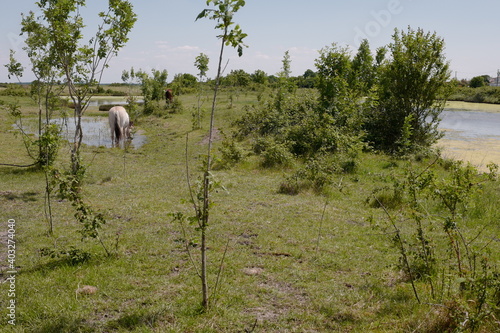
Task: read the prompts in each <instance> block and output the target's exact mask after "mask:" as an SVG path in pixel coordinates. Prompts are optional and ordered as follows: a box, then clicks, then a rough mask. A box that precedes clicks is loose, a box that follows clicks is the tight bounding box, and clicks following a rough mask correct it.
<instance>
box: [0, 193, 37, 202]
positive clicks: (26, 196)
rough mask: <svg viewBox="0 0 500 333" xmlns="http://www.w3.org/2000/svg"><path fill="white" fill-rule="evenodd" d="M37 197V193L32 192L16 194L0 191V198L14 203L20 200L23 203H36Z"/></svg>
mask: <svg viewBox="0 0 500 333" xmlns="http://www.w3.org/2000/svg"><path fill="white" fill-rule="evenodd" d="M38 195H39V192H33V191H28V192H23V193H16V192H12V191H0V197H2V198H4V199H6V200H10V201H14V200H22V201H24V202H33V201H37V200H38V199H37V196H38Z"/></svg>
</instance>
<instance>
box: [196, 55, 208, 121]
mask: <svg viewBox="0 0 500 333" xmlns="http://www.w3.org/2000/svg"><path fill="white" fill-rule="evenodd" d="M209 61H210V59H209V58H208V56H207V55H206V54H204V53H200V55H199V56H197V57H196V59H195V61H194V65H195V67H196V68H197V69H198V105H197V109H196V113H194V114H193V129H199V128H201V117H202V112H201V105H202V102H201V97H202V95H203V84H202V83H203V82H204V81H205V79H206V78H207V71H208V62H209Z"/></svg>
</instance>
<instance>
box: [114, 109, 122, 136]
mask: <svg viewBox="0 0 500 333" xmlns="http://www.w3.org/2000/svg"><path fill="white" fill-rule="evenodd" d="M118 120H119V119H118V113H116V114H115V121H114V124H113V131H115V138H116V141H117V142H120V140H121V139H122V131H121V128H120V124H119V123H118Z"/></svg>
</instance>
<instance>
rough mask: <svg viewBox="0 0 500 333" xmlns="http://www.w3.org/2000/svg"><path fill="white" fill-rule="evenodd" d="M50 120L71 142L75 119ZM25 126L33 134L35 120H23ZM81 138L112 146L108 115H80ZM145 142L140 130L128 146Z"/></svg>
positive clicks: (83, 141)
mask: <svg viewBox="0 0 500 333" xmlns="http://www.w3.org/2000/svg"><path fill="white" fill-rule="evenodd" d="M52 122H53V123H54V124H57V125H59V126H60V127H61V129H62V136H63V138H64V139H66V140H68V141H69V142H73V140H74V136H75V128H76V125H75V119H74V118H56V119H53V120H52ZM23 125H24V126H25V127H26V128H25V129H24V130H25V131H26V132H27V133H30V134H33V133H35V132H36V121H35V119H33V121H31V122H26V120H25V121H24V122H23ZM82 130H83V140H82V143H84V144H86V145H89V146H96V147H101V146H103V147H108V148H111V147H113V142H112V141H111V133H110V130H109V123H108V117H82ZM145 143H146V136H145V135H143V134H142V133H141V132H140V131H137V132H136V133H134V135H133V139H132V141H131V143H130V146H129V147H130V148H135V149H137V148H139V147H141V146H142V145H144V144H145Z"/></svg>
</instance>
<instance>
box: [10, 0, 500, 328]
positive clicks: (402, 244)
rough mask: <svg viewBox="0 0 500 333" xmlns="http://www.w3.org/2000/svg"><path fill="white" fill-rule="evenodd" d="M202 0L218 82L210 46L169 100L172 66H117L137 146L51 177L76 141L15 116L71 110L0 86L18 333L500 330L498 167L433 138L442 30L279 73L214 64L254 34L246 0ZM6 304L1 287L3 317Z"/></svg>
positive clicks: (91, 154)
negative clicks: (443, 148)
mask: <svg viewBox="0 0 500 333" xmlns="http://www.w3.org/2000/svg"><path fill="white" fill-rule="evenodd" d="M118 3H119V2H115V4H118ZM209 4H212V5H213V6H214V8H213V9H206V10H204V11H202V12H201V13H200V15H199V17H198V18H204V17H208V18H210V19H213V20H214V21H216V22H217V25H216V28H218V29H220V30H222V34H221V35H220V36H219V38H221V52H220V58H219V61H218V73H219V74H218V75H217V78H216V79H215V81H212V82H203V81H204V80H203V77H204V75H203V73H204V72H205V71H206V68H207V66H208V63H209V62H208V59H207V58H206V57H203V56H202V55H200V58H197V59H196V61H194V65H195V66H196V68H197V69H198V70H199V72H200V74H199V80H198V79H196V77H194V76H192V75H191V76H190V75H187V74H186V75H176V76H175V77H174V79H173V80H172V81H171V82H170V83H169V87H172V88H173V90H174V93H175V103H173V104H170V103H167V102H165V101H164V100H163V99H162V94H161V92H162V91H163V89H164V88H165V84H166V82H167V74H168V73H167V72H166V71H164V70H153V71H152V75H151V76H150V75H149V74H147V73H144V72H143V71H141V70H138V71H134V70H133V69H131V70H130V71H124V72H123V76H122V80H123V82H124V83H123V85H115V86H114V87H113V89H116V90H121V91H124V92H126V94H127V95H128V96H129V97H132V98H131V99H129V110H133V118H134V119H135V120H136V125H135V126H136V128H138V129H140V130H141V131H143V132H144V133H145V135H146V136H147V138H148V142H147V144H145V145H144V146H142V147H140V148H138V149H133V148H132V147H126V148H125V149H119V148H113V149H109V148H105V147H91V146H86V145H80V144H79V148H78V149H79V150H78V165H79V167H78V168H77V169H76V171H78V174H75V173H74V172H73V173H62V172H58V170H62V169H63V168H64V166H65V165H68V163H70V165H74V164H71V163H72V162H74V161H73V159H74V153H75V150H74V149H75V148H74V147H75V146H74V144H71V143H68V144H66V143H64V142H63V141H62V140H60V139H59V138H58V136H57V135H51V136H50V137H45V136H43V135H41V134H40V133H38V135H33V134H29V133H21V136H22V138H19V136H16V134H19V131H18V130H17V129H16V128H15V127H14V126H13V125H14V123H15V122H16V121H17V123H18V124H19V122H22V121H24V120H25V119H26V118H37V119H39V118H40V117H41V116H43V113H42V112H41V111H40V110H44V109H43V108H41V107H40V104H39V103H40V101H42V100H45V101H47V100H50V101H54V102H53V103H52V104H48V105H49V106H51V108H50V114H48V116H52V115H53V114H57V113H62V114H63V115H65V114H67V113H68V112H71V109H70V108H69V107H68V106H67V105H65V104H64V103H59V102H60V100H59V99H58V98H56V97H57V96H55V95H53V94H48V95H47V96H50V97H51V99H47V98H45V99H44V98H42V97H43V93H45V92H47V91H48V89H47V88H46V87H45V88H44V89H41V90H39V89H37V88H39V85H38V84H35V83H34V84H32V85H30V86H29V87H25V86H9V87H8V88H7V89H6V90H4V93H3V94H2V96H1V97H0V106H2V107H1V108H0V120H1V122H0V129H1V130H0V140H1V142H2V143H1V145H2V151H3V152H5V153H4V154H3V155H2V156H3V157H2V160H1V161H0V163H2V165H1V166H0V183H1V184H2V188H1V189H0V202H1V204H2V207H5V208H4V215H3V219H4V220H5V221H7V220H9V219H12V220H15V221H16V230H15V241H16V254H17V256H16V258H15V261H11V262H12V263H14V262H15V265H16V266H15V269H16V271H18V273H17V275H16V281H17V285H16V290H15V301H16V305H17V307H16V325H15V326H12V327H11V328H12V331H18V332H23V331H34V332H124V331H135V332H235V331H237V332H239V331H245V332H253V331H266V332H269V331H287V332H288V331H290V332H304V331H341V332H344V331H345V332H349V331H372V332H491V331H495V330H498V329H499V328H500V327H499V324H498V318H499V316H500V308H499V306H500V282H499V271H498V268H497V266H498V263H499V260H500V257H499V256H500V251H499V247H500V244H499V240H498V237H497V236H496V233H497V229H498V221H499V217H500V210H499V208H498V200H499V198H500V189H499V187H498V182H497V172H498V166H496V165H494V164H491V165H489V172H487V173H479V172H477V170H476V169H475V168H474V167H472V166H471V165H468V164H466V163H463V162H460V161H450V160H445V159H443V158H441V157H440V154H439V152H438V151H436V150H435V149H434V147H433V144H434V143H435V142H436V141H437V140H438V139H439V137H440V132H439V131H438V129H437V125H438V122H439V114H440V112H441V111H442V109H443V107H444V102H445V101H446V99H447V98H448V96H449V94H450V90H449V87H450V84H449V83H448V80H449V70H448V64H447V62H446V60H445V58H444V56H443V48H444V43H443V40H442V39H441V38H439V37H438V36H436V35H435V34H430V33H426V32H424V31H422V30H421V29H417V30H413V29H411V28H408V30H406V31H399V30H396V31H395V33H394V35H393V42H392V43H391V44H389V45H388V46H387V47H386V48H380V49H378V50H377V51H376V52H375V56H372V52H371V51H370V49H369V45H368V42H367V41H365V42H363V43H362V44H361V46H360V48H359V49H358V51H357V52H356V54H354V55H353V54H351V53H350V52H348V51H347V49H345V48H343V47H341V46H339V45H337V44H332V45H330V46H327V47H325V48H323V49H322V50H321V52H320V55H319V58H318V59H317V60H316V64H315V65H316V69H317V71H316V72H313V71H308V72H306V73H305V74H304V76H303V77H302V78H300V79H297V78H292V77H291V76H290V73H291V66H292V64H291V61H290V56H289V54H288V53H285V55H284V57H283V61H282V70H281V71H280V72H279V73H277V74H276V75H275V76H267V75H266V74H265V73H263V72H262V71H256V72H255V73H254V74H253V75H248V74H246V73H244V72H243V71H241V70H235V71H232V72H230V73H229V74H228V75H226V76H225V77H222V76H221V75H220V73H221V64H222V57H223V50H224V47H225V46H232V47H235V48H236V49H237V50H238V52H239V53H240V55H241V53H242V50H243V47H244V44H243V38H244V37H245V36H246V35H245V34H244V33H243V32H242V31H241V29H240V27H239V26H238V25H236V24H235V23H234V21H233V19H234V17H233V14H234V13H235V12H237V11H238V9H240V8H241V7H242V6H243V5H244V1H242V0H224V1H219V0H215V1H208V2H207V5H209ZM122 37H123V36H122ZM10 66H11V67H10V69H11V72H13V73H15V72H16V71H17V69H19V66H18V64H17V63H16V62H15V61H11V64H10ZM193 78H194V80H193ZM134 80H137V81H138V83H139V85H138V86H137V85H135V83H137V82H134ZM91 81H92V80H91ZM90 83H91V82H88V83H86V84H85V85H84V86H83V88H85V89H87V88H88V89H94V87H95V86H93V85H91V84H90ZM93 83H95V82H93ZM56 88H60V87H59V85H57V84H56V85H54V89H56ZM209 88H211V89H212V91H213V92H214V93H213V95H212V97H208V91H209ZM66 89H69V90H62V91H66V93H69V94H70V95H71V87H69V88H68V87H66ZM27 91H29V92H27ZM408 91H411V92H412V94H408ZM204 92H206V93H204ZM59 95H60V94H59ZM137 95H143V97H144V104H143V105H142V106H140V105H137V104H136V103H135V100H134V98H133V96H137ZM40 96H42V97H40ZM32 97H35V98H32ZM52 97H53V98H52ZM203 100H211V101H212V102H211V103H203ZM209 104H210V105H209ZM52 106H57V108H56V107H52ZM76 110H77V111H78V110H80V111H81V109H80V108H79V107H78V106H76ZM188 110H191V112H188ZM85 112H86V115H92V116H95V117H106V116H107V114H106V113H103V112H101V111H98V110H97V108H93V107H88V109H86V111H85ZM203 115H210V117H204V116H203ZM79 116H81V114H79V113H78V112H77V114H76V115H75V118H78V117H79ZM49 118H50V117H49ZM47 133H52V134H54V133H53V132H50V131H49V132H47ZM43 140H45V141H43ZM42 143H43V144H42ZM46 143H49V144H46ZM56 144H57V145H56ZM53 145H54V146H53ZM33 146H35V147H44V150H43V151H42V152H43V153H41V154H39V155H38V156H41V157H42V160H43V161H44V162H43V163H42V165H43V166H44V167H40V166H39V165H30V164H32V163H31V162H32V160H33V155H34V151H33ZM51 147H53V148H54V149H56V148H57V151H58V153H57V154H56V153H54V152H53V151H51V150H49V149H48V148H51ZM35 152H36V149H35ZM39 159H40V157H39ZM35 160H36V159H35ZM37 164H39V163H37ZM16 165H17V166H19V165H24V166H27V167H23V168H19V167H16ZM49 166H50V168H48V167H49ZM47 171H50V172H47ZM197 174H199V176H198V180H194V179H196V178H197V177H196V175H197ZM75 179H76V182H77V183H76V184H75ZM75 188H76V189H77V191H75V190H74V189H75ZM83 198H84V199H85V200H83ZM75 209H76V210H75ZM6 238H7V233H6V232H4V231H2V230H0V239H1V240H2V242H4V243H5V239H6ZM84 239H87V241H85V242H83V240H84ZM88 239H90V240H91V241H88ZM92 240H94V241H92ZM103 250H104V251H103ZM6 253H7V252H5V251H3V252H0V259H1V265H2V266H1V270H2V276H1V278H2V279H5V277H6V276H5V273H4V272H6V271H7V268H8V266H6V265H5V262H7V255H6ZM200 280H201V288H200ZM8 285H9V284H7V283H3V284H2V287H1V288H0V292H1V293H3V294H7V288H8ZM200 289H201V291H202V292H201V293H200ZM200 300H201V302H200ZM7 302H8V299H7V298H4V297H1V298H0V308H1V311H0V316H1V318H2V320H3V319H4V318H7V313H8V311H9V310H8V309H7Z"/></svg>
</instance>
